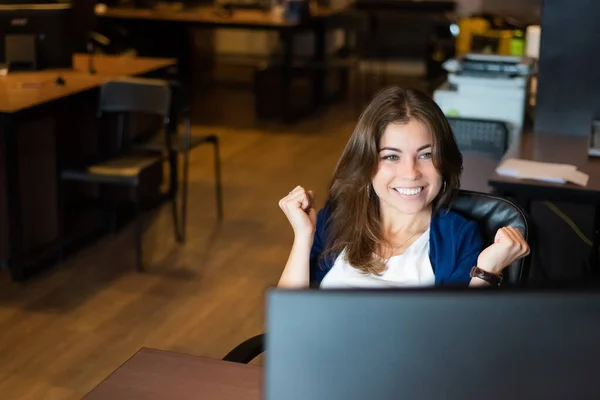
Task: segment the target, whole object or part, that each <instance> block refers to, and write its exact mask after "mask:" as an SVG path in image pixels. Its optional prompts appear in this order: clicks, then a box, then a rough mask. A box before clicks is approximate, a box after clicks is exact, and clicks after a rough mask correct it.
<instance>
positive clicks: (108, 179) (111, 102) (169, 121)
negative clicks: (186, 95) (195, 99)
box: [58, 78, 222, 270]
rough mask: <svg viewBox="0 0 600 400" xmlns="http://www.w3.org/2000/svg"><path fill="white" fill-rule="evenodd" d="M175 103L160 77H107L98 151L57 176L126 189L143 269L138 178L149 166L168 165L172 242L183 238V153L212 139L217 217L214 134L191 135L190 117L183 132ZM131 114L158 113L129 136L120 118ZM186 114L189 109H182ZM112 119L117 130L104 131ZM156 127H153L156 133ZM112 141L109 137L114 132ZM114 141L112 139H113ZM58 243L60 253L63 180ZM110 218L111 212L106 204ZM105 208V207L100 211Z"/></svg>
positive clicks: (186, 164)
mask: <svg viewBox="0 0 600 400" xmlns="http://www.w3.org/2000/svg"><path fill="white" fill-rule="evenodd" d="M180 106H181V105H180V104H178V103H177V102H176V101H174V99H173V96H172V87H171V83H169V82H167V81H165V80H160V79H147V78H122V79H118V80H113V81H110V82H108V83H106V84H105V85H103V86H102V87H101V89H100V98H99V107H98V122H99V123H98V128H99V132H98V149H99V150H98V152H97V157H96V159H95V160H94V161H93V162H91V163H89V164H87V165H84V166H77V167H76V168H63V169H61V171H60V181H61V182H66V181H76V182H90V183H98V184H100V187H101V188H102V187H109V186H125V187H130V188H132V189H133V190H132V192H133V203H134V206H135V248H136V266H137V269H138V270H143V260H142V225H141V204H140V200H141V199H140V193H139V187H140V182H141V177H142V175H143V173H144V172H145V171H147V170H148V169H149V168H151V167H153V166H156V165H162V163H163V162H164V161H167V162H168V164H169V175H170V180H171V182H170V190H169V193H168V194H167V195H168V197H169V199H170V201H171V203H172V215H173V224H174V231H175V235H176V238H177V240H178V242H183V241H184V240H185V225H186V223H185V221H186V219H187V187H188V176H189V174H188V170H189V152H190V150H191V149H192V148H193V147H195V146H198V145H199V144H202V143H212V144H213V145H214V148H215V173H216V180H217V182H216V192H217V209H218V216H219V218H221V217H222V205H221V182H220V159H219V148H218V138H217V137H216V136H214V135H204V136H193V135H192V133H191V121H190V119H189V115H188V117H187V118H186V119H185V127H184V129H183V133H180V132H179V129H178V120H179V119H178V116H179V115H178V114H179V113H180V111H179V109H178V108H179V107H180ZM133 114H146V115H153V116H156V117H158V118H160V124H161V127H160V129H158V130H156V129H152V130H151V131H150V132H142V133H141V134H138V135H137V136H136V137H135V138H131V137H129V135H127V134H126V132H125V127H126V118H128V117H131V116H132V115H133ZM188 114H189V112H188ZM109 115H115V116H116V118H117V131H116V132H112V134H109V132H106V131H105V130H106V126H107V123H106V122H107V118H106V117H107V116H109ZM157 131H158V132H157ZM115 133H116V140H112V138H114V137H115V135H114V134H115ZM113 142H116V143H113ZM179 153H183V154H184V171H183V188H182V193H183V196H182V209H181V224H180V222H179V221H180V215H179V214H180V212H179V210H178V204H177V203H178V201H177V200H178V199H177V197H178V196H177V194H178V190H177V186H178V185H177V183H178V173H177V154H179ZM58 203H59V219H60V221H59V230H60V232H59V246H60V249H61V251H60V253H61V257H62V255H63V253H64V251H63V249H64V245H65V243H64V241H65V238H64V212H65V204H64V183H61V185H60V188H59V202H58ZM107 208H110V211H109V212H110V214H111V215H110V217H111V218H110V219H112V217H113V216H114V209H113V207H112V204H111V205H110V206H109V207H107ZM105 211H108V210H105Z"/></svg>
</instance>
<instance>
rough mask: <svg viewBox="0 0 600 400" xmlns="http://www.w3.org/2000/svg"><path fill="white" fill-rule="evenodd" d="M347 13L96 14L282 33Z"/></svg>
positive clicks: (203, 10) (208, 10)
mask: <svg viewBox="0 0 600 400" xmlns="http://www.w3.org/2000/svg"><path fill="white" fill-rule="evenodd" d="M344 10H346V7H321V6H315V5H312V6H311V16H310V18H309V19H308V20H306V21H303V22H302V23H299V22H290V21H286V20H285V19H284V17H283V15H282V14H278V13H275V12H273V11H267V12H263V11H258V10H235V11H234V12H233V14H232V15H231V16H227V15H225V14H224V13H223V12H222V11H221V10H218V9H217V8H216V7H213V6H197V7H189V8H184V9H180V10H178V9H169V8H159V9H149V8H134V7H130V8H125V7H107V8H105V9H98V11H97V12H96V15H97V16H98V17H101V18H116V19H136V20H151V21H172V22H185V23H190V24H195V25H203V26H213V27H228V28H243V29H267V30H268V29H274V30H280V29H285V28H299V27H305V26H308V25H310V24H311V23H314V22H317V21H319V20H323V19H328V18H331V17H333V16H336V15H338V14H340V13H341V12H343V11H344Z"/></svg>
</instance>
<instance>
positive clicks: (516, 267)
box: [452, 190, 533, 286]
mask: <svg viewBox="0 0 600 400" xmlns="http://www.w3.org/2000/svg"><path fill="white" fill-rule="evenodd" d="M452 209H453V210H454V211H456V212H458V213H459V214H462V215H463V216H465V217H467V218H469V219H471V220H474V221H477V222H478V224H479V227H480V229H481V233H482V234H483V236H484V243H485V245H486V246H487V245H490V244H492V243H493V242H494V237H495V236H496V232H497V231H498V229H500V228H502V227H505V226H513V227H515V228H517V229H518V230H519V231H521V234H523V237H524V238H525V240H526V241H527V243H528V244H529V246H530V248H531V246H532V243H533V240H531V237H530V236H531V229H530V227H529V218H528V216H527V215H526V214H525V212H524V211H523V209H522V208H521V207H519V206H518V205H517V204H515V203H514V202H512V201H510V200H508V199H505V198H502V197H497V196H493V195H491V194H487V193H479V192H471V191H466V190H460V191H459V194H458V196H457V197H456V198H455V200H454V202H453V204H452ZM532 250H533V249H532ZM528 273H529V257H525V258H522V259H520V260H517V261H515V262H514V263H513V264H511V265H510V266H509V267H507V268H506V270H505V271H504V281H505V283H506V284H508V285H510V286H521V285H523V284H525V282H526V280H527V276H528Z"/></svg>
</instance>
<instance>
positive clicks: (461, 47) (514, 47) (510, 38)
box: [456, 17, 524, 56]
mask: <svg viewBox="0 0 600 400" xmlns="http://www.w3.org/2000/svg"><path fill="white" fill-rule="evenodd" d="M458 28H459V34H458V38H457V40H456V53H457V56H462V55H465V54H468V53H486V54H497V55H503V56H510V55H513V56H520V55H523V53H524V34H523V31H521V30H518V29H515V30H512V29H494V28H493V27H492V25H491V24H490V22H489V21H488V20H486V19H484V18H478V17H473V18H463V19H461V20H460V21H459V23H458Z"/></svg>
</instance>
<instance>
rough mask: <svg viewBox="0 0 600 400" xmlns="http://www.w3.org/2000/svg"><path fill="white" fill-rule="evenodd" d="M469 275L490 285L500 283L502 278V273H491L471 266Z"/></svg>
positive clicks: (498, 284)
mask: <svg viewBox="0 0 600 400" xmlns="http://www.w3.org/2000/svg"><path fill="white" fill-rule="evenodd" d="M469 275H470V276H471V278H479V279H482V280H484V281H486V282H487V283H489V284H490V285H492V286H500V285H502V280H503V275H502V273H500V274H498V275H496V274H492V273H491V272H487V271H484V270H482V269H481V268H479V267H473V268H471V273H470V274H469Z"/></svg>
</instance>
